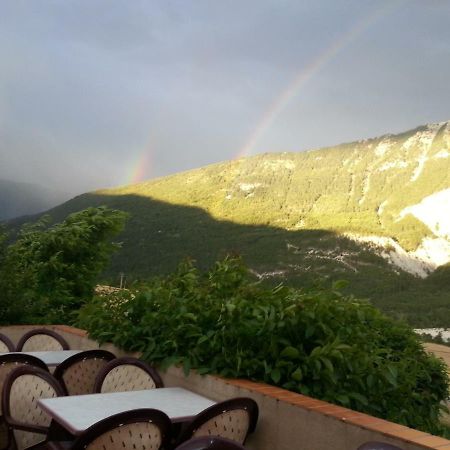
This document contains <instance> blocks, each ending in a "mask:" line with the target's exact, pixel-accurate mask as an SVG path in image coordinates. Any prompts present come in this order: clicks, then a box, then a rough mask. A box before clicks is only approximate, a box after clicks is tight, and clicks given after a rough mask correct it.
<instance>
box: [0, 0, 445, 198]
mask: <svg viewBox="0 0 450 450" xmlns="http://www.w3.org/2000/svg"><path fill="white" fill-rule="evenodd" d="M449 23H450V1H447V0H409V1H408V0H406V1H397V0H308V1H307V0H303V1H301V0H292V1H287V0H286V1H283V0H273V1H267V0H254V1H253V0H252V1H246V0H232V1H231V0H230V1H229V0H196V1H190V0H179V1H171V0H161V1H150V0H147V1H138V0H133V1H131V0H122V1H119V0H108V1H106V0H77V1H72V0H63V1H62V0H54V1H50V0H34V1H32V0H28V1H20V0H0V178H9V179H14V180H18V181H29V182H34V183H38V184H41V185H43V186H46V187H50V188H52V189H58V190H59V191H61V192H65V193H68V194H70V195H74V194H78V193H82V192H85V191H88V190H92V189H97V188H102V187H110V186H116V185H120V184H128V183H130V182H132V181H134V182H136V181H139V180H143V179H148V178H154V177H158V176H162V175H167V174H171V173H175V172H178V171H183V170H188V169H192V168H195V167H200V166H203V165H206V164H211V163H215V162H219V161H223V160H228V159H232V158H235V157H238V156H240V155H252V154H256V153H260V152H274V151H302V150H306V149H310V148H317V147H322V146H326V145H333V144H338V143H341V142H348V141H352V140H356V139H360V138H366V137H373V136H377V135H380V134H385V133H388V132H398V131H403V130H407V129H410V128H413V127H415V126H417V125H420V124H425V123H429V122H440V121H444V120H449V119H450V26H449Z"/></svg>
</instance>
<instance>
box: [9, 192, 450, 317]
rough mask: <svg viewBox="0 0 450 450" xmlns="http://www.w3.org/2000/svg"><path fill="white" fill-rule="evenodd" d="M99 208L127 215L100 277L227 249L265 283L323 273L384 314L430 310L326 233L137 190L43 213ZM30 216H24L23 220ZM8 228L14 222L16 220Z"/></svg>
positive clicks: (412, 283)
mask: <svg viewBox="0 0 450 450" xmlns="http://www.w3.org/2000/svg"><path fill="white" fill-rule="evenodd" d="M100 205H106V206H108V207H110V208H114V209H120V210H123V211H126V212H128V213H129V214H130V218H129V220H128V222H127V224H126V228H125V231H124V232H123V233H122V234H121V235H120V236H119V237H118V238H117V241H120V242H122V249H121V250H119V251H118V252H117V253H116V254H115V255H114V256H113V258H112V261H111V264H110V266H109V268H108V269H107V271H106V272H105V274H104V276H105V278H106V279H107V280H108V282H110V283H112V284H117V283H118V279H119V274H120V273H124V274H125V276H126V279H127V280H128V282H130V281H132V280H134V279H139V278H148V277H150V276H152V275H157V274H166V273H169V272H172V271H174V270H175V269H176V267H177V266H178V264H179V263H180V262H181V261H182V260H183V259H185V258H186V257H189V258H192V259H194V260H196V261H197V265H198V267H200V268H201V269H206V268H208V267H210V266H211V265H212V264H213V263H214V262H215V261H216V260H218V259H220V258H223V257H224V256H225V255H227V254H230V253H232V254H238V255H240V256H242V257H243V259H244V261H245V262H246V264H247V265H248V266H249V267H250V268H251V269H252V270H253V271H254V272H255V273H257V274H260V275H261V274H266V275H267V276H265V277H264V278H265V279H266V280H267V282H269V283H278V282H280V281H283V282H285V283H286V284H290V285H294V286H307V285H310V284H312V283H315V282H316V281H317V280H318V279H320V278H323V277H326V278H328V279H329V282H331V281H334V280H339V279H346V280H348V281H349V282H350V285H349V287H348V288H347V292H351V293H353V294H355V295H356V296H359V297H363V298H370V299H371V300H373V302H374V303H375V304H377V305H379V306H381V307H382V308H383V309H385V310H386V311H388V312H390V313H393V314H395V315H397V316H400V317H404V318H406V319H408V320H410V321H412V322H414V321H415V320H414V319H413V320H411V317H410V315H411V311H410V310H411V306H412V302H414V301H415V300H414V299H413V298H411V293H412V292H416V294H414V295H418V300H417V301H423V307H422V306H417V307H418V308H419V309H418V314H419V315H422V319H423V314H428V315H429V314H430V304H429V301H428V300H426V299H425V297H424V296H423V293H420V292H419V291H418V288H417V286H418V283H420V281H419V280H416V279H414V278H413V277H412V276H410V275H408V274H405V273H400V274H398V273H395V272H394V271H393V270H392V267H391V266H389V265H388V264H387V263H386V262H385V261H384V260H383V259H382V258H381V257H379V256H377V255H375V254H374V253H373V252H372V251H370V250H368V249H367V247H365V246H364V245H362V244H358V243H356V242H354V241H352V240H350V239H347V238H345V237H342V236H339V235H337V234H336V233H334V232H332V231H325V230H306V229H301V230H295V231H288V230H284V229H280V228H275V227H272V226H265V225H242V224H237V223H233V222H229V221H220V220H216V219H214V218H213V217H211V216H210V215H209V214H208V213H207V212H205V210H203V209H201V208H197V207H192V206H180V205H174V204H169V203H165V202H161V201H157V200H154V199H151V198H148V197H141V196H137V195H117V196H111V195H98V194H84V195H81V196H79V197H76V198H74V199H72V200H70V201H68V202H66V203H64V204H62V205H60V206H58V207H56V208H53V209H51V210H50V211H48V212H47V213H48V214H49V215H50V216H51V217H52V220H53V221H54V222H59V221H62V220H64V218H65V217H66V216H67V215H68V214H70V213H72V212H75V211H79V210H82V209H85V208H87V207H90V206H100ZM36 218H37V216H35V217H34V218H32V217H27V218H26V221H27V222H30V221H34V219H36ZM31 219H33V220H31ZM24 221H25V220H22V222H24ZM14 225H15V226H18V225H20V220H16V221H14ZM327 283H328V282H327ZM417 292H419V294H417ZM419 297H420V299H419ZM439 306H440V307H439V308H437V309H436V312H435V313H436V314H437V315H438V316H440V317H443V316H442V314H443V311H444V309H445V317H446V318H448V319H450V311H449V308H448V306H446V305H445V306H444V305H441V304H440V303H439ZM443 308H444V309H443ZM435 313H434V312H433V315H434V314H435ZM414 314H416V313H414ZM433 321H434V322H435V320H433ZM421 322H422V323H423V320H422V321H421Z"/></svg>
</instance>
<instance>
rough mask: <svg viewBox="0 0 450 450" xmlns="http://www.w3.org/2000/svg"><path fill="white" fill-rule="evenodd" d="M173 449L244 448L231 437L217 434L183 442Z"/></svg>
mask: <svg viewBox="0 0 450 450" xmlns="http://www.w3.org/2000/svg"><path fill="white" fill-rule="evenodd" d="M175 450H245V447H244V446H243V445H241V444H239V443H238V442H236V441H232V440H231V439H227V438H223V437H219V436H202V437H197V438H192V439H189V440H188V441H186V442H183V443H182V444H181V445H179V446H178V447H176V449H175Z"/></svg>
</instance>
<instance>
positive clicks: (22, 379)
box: [2, 366, 64, 450]
mask: <svg viewBox="0 0 450 450" xmlns="http://www.w3.org/2000/svg"><path fill="white" fill-rule="evenodd" d="M61 395H64V390H63V389H62V387H61V385H60V384H59V383H58V382H57V381H56V380H55V379H54V377H53V376H52V375H51V374H50V373H49V372H47V371H45V370H43V369H40V368H37V367H32V366H22V367H19V368H17V369H15V370H13V371H12V372H11V373H10V374H9V375H8V377H7V378H6V381H5V384H4V387H3V393H2V408H3V417H4V419H5V422H6V424H7V425H8V428H9V429H10V430H12V432H13V436H14V440H15V447H16V448H17V450H23V449H25V448H28V447H30V446H32V445H35V444H37V443H39V442H42V441H45V439H46V435H47V432H48V427H49V426H50V421H51V418H50V416H48V415H47V414H46V413H45V412H44V411H43V410H42V409H41V408H40V407H39V405H38V400H40V399H42V398H53V397H57V396H61Z"/></svg>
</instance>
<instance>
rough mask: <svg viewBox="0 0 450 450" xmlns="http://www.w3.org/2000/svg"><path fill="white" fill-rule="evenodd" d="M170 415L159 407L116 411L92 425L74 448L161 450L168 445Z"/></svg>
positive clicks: (72, 449) (90, 449)
mask: <svg viewBox="0 0 450 450" xmlns="http://www.w3.org/2000/svg"><path fill="white" fill-rule="evenodd" d="M170 433H171V422H170V419H169V418H168V417H167V415H166V414H164V413H163V412H162V411H158V410H157V409H134V410H132V411H125V412H122V413H119V414H115V415H113V416H111V417H108V418H106V419H104V420H101V421H99V422H97V423H95V424H94V425H92V426H90V427H89V428H88V429H87V430H86V431H85V432H84V433H83V434H82V435H81V436H80V437H79V438H78V439H76V441H75V442H74V443H73V445H72V447H71V450H98V449H108V450H124V449H139V450H158V449H159V448H161V447H164V448H166V444H167V443H168V442H169V439H170Z"/></svg>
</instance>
